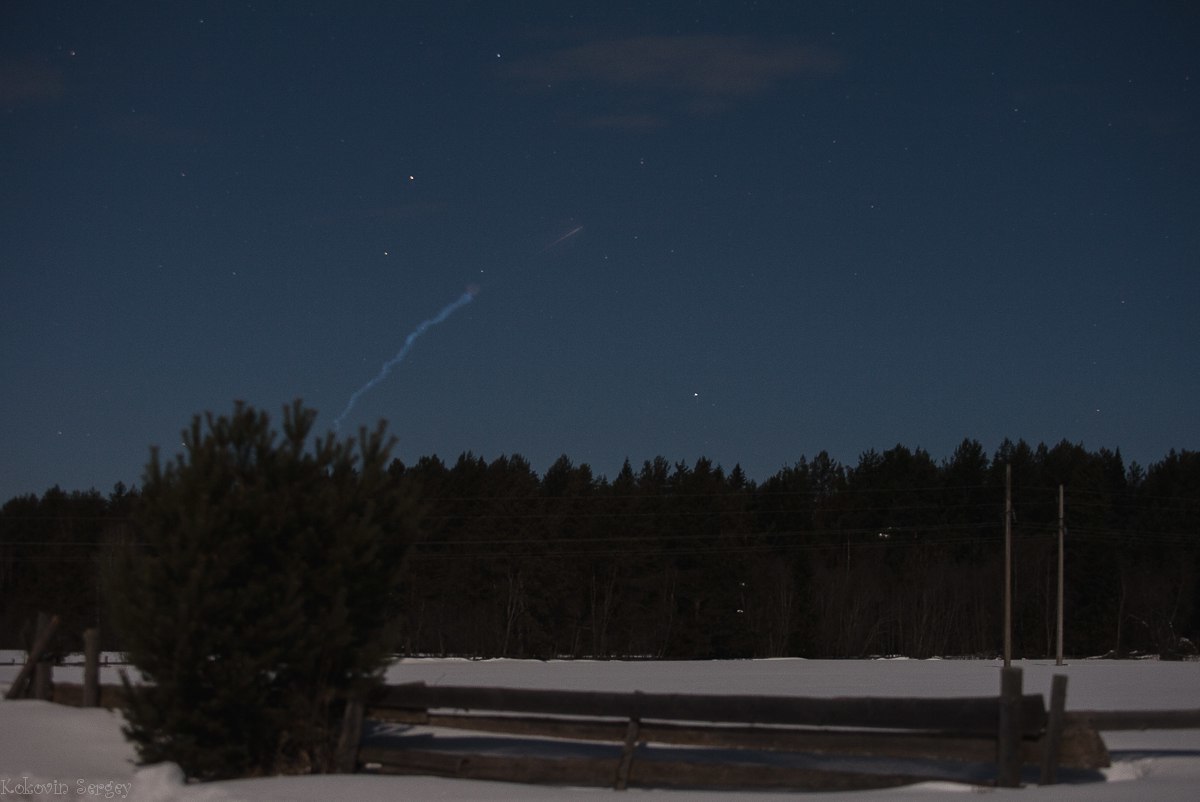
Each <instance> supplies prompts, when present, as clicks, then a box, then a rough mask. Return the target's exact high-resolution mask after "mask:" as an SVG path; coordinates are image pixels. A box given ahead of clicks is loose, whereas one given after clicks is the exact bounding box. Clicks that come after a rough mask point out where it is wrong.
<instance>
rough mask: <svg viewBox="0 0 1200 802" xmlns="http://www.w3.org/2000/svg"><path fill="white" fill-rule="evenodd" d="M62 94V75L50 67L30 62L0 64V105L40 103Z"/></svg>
mask: <svg viewBox="0 0 1200 802" xmlns="http://www.w3.org/2000/svg"><path fill="white" fill-rule="evenodd" d="M62 93H63V76H62V73H61V72H60V71H58V70H56V69H54V68H52V67H49V66H47V65H45V64H40V63H37V62H34V61H30V60H23V61H9V62H5V63H0V105H3V106H18V105H24V104H26V103H42V102H47V101H51V100H57V99H58V98H59V97H61V96H62Z"/></svg>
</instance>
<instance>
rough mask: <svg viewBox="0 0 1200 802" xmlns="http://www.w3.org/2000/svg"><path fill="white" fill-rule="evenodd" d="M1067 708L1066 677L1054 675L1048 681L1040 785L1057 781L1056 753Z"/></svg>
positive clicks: (1060, 741)
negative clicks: (1048, 691)
mask: <svg viewBox="0 0 1200 802" xmlns="http://www.w3.org/2000/svg"><path fill="white" fill-rule="evenodd" d="M1066 707H1067V677H1066V675H1064V674H1055V675H1054V677H1053V679H1051V680H1050V719H1049V721H1047V722H1046V736H1045V738H1046V749H1045V751H1044V752H1042V776H1041V779H1039V780H1038V783H1039V784H1040V785H1053V784H1054V783H1056V782H1057V781H1058V753H1059V748H1060V747H1061V745H1062V733H1063V723H1064V719H1065V718H1066Z"/></svg>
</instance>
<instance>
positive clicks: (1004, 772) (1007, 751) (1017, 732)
mask: <svg viewBox="0 0 1200 802" xmlns="http://www.w3.org/2000/svg"><path fill="white" fill-rule="evenodd" d="M996 785H998V786H1000V787H1001V788H1017V787H1019V786H1020V785H1021V669H1019V668H1012V667H1011V666H1010V667H1007V668H1002V669H1000V732H999V734H998V738H997V741H996Z"/></svg>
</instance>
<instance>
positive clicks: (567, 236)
mask: <svg viewBox="0 0 1200 802" xmlns="http://www.w3.org/2000/svg"><path fill="white" fill-rule="evenodd" d="M580 231H583V226H575V227H574V228H573V229H571V230H570V231H568V232H567V233H566V234H563V235H562V236H561V237H559V238H558V239H556V240H554V242H551V243H550V244H549V245H547V246H546V247H545V248H542V249H541V250H540V251H538V253H545V252H546V251H548V250H550V249H551V248H553V247H554V246H555V245H557V244H558V243H560V242H562V241H563V240H565V239H570V238H571V237H573V236H575V235H576V234H578V233H579V232H580Z"/></svg>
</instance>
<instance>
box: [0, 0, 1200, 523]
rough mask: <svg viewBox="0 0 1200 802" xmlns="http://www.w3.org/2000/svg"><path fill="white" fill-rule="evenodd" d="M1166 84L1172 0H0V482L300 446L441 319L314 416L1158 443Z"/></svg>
mask: <svg viewBox="0 0 1200 802" xmlns="http://www.w3.org/2000/svg"><path fill="white" fill-rule="evenodd" d="M347 8H349V9H351V10H346V9H347ZM435 9H436V10H435ZM573 9H574V10H573ZM1198 67H1200V12H1198V11H1197V10H1196V7H1195V6H1194V4H1190V3H1179V2H1158V3H1153V2H1125V3H1120V2H1117V3H1104V4H1099V5H1097V4H1095V3H1073V2H1062V3H1058V2H1056V3H1046V2H1044V0H1038V1H1037V2H1007V3H992V2H987V3H984V2H945V3H899V2H860V3H841V2H839V3H804V2H778V3H767V2H760V3H721V2H693V3H673V4H668V3H628V4H624V3H616V2H614V3H570V2H553V3H537V2H522V3H502V2H497V3H490V2H479V3H471V4H467V3H457V4H456V3H445V2H440V3H430V4H427V5H420V4H416V3H400V2H396V3H374V4H373V3H366V2H352V3H343V2H336V3H335V2H330V3H315V2H277V3H272V2H254V3H233V2H228V3H175V2H172V3H149V2H143V3H98V2H54V1H52V0H39V1H38V2H32V1H30V2H6V3H4V4H3V6H0V149H2V154H3V155H2V157H0V202H2V204H3V205H2V210H3V214H2V215H0V386H2V395H0V501H3V500H6V499H8V498H11V497H12V496H14V495H16V494H18V493H27V492H37V493H41V492H44V491H45V490H46V489H47V488H49V487H51V486H53V485H55V484H58V485H60V486H61V487H63V488H64V489H66V490H76V489H78V490H86V489H89V488H92V487H95V488H96V489H98V490H100V491H102V492H108V491H109V490H111V489H112V487H113V485H114V484H115V483H116V482H118V481H121V482H124V483H125V484H127V485H135V484H140V482H141V474H142V470H143V467H144V465H145V463H146V461H147V459H148V456H149V449H150V446H151V445H159V446H161V447H162V449H163V451H164V453H165V454H166V455H172V454H174V453H176V452H177V451H178V450H179V432H180V430H181V429H183V428H184V427H185V426H186V425H187V424H188V423H189V421H190V420H191V417H192V415H193V414H195V413H197V412H203V411H205V410H213V411H216V412H228V411H230V410H231V409H232V408H233V402H234V400H235V399H242V400H245V401H246V402H248V403H250V404H252V405H254V406H256V407H260V408H263V409H266V410H268V411H270V412H271V413H273V415H275V416H276V417H278V415H279V413H280V410H281V408H282V407H283V405H285V404H286V403H288V402H290V401H291V400H292V399H295V398H302V399H303V400H304V402H305V403H306V404H307V405H309V406H311V407H314V408H315V409H317V410H319V412H320V417H319V418H318V428H319V429H320V430H321V431H322V432H323V431H326V430H328V429H330V428H331V427H332V426H333V424H334V420H335V418H337V417H338V415H339V414H341V413H342V412H343V410H345V408H346V406H347V404H348V403H349V401H350V399H351V397H352V396H353V395H354V394H355V392H356V391H358V390H360V389H361V388H363V387H364V386H365V385H366V384H367V383H368V382H370V381H371V380H372V379H374V378H376V377H377V375H378V374H379V373H380V370H381V367H382V366H383V365H384V364H385V363H387V362H388V361H389V360H392V359H393V358H394V357H395V356H396V355H397V354H398V353H399V352H400V351H401V349H402V348H403V347H404V346H405V343H406V338H409V337H410V334H412V333H413V332H415V331H417V330H418V327H420V326H421V325H422V323H423V322H425V321H429V320H432V319H434V318H435V317H436V316H437V315H438V314H439V312H442V311H443V310H445V309H446V307H448V306H449V305H451V304H455V303H456V302H461V303H459V305H458V306H457V307H456V308H454V309H453V310H452V311H451V313H450V314H449V316H448V317H446V318H445V319H444V320H442V321H441V322H439V323H435V324H431V325H428V326H427V327H425V328H424V329H423V331H422V333H421V334H420V336H418V337H417V338H416V339H412V340H410V341H409V345H410V346H411V347H410V348H409V350H408V351H407V352H406V355H405V358H404V359H403V361H401V362H400V363H399V364H397V365H395V366H394V367H393V369H392V370H391V372H390V373H389V374H388V375H387V376H386V377H384V378H383V379H382V380H381V381H379V382H378V383H377V384H376V385H375V386H373V387H371V388H370V389H368V390H367V391H365V392H363V393H361V394H360V396H359V397H358V399H357V402H356V404H355V405H354V407H353V408H352V409H351V410H350V411H349V413H348V414H347V415H346V418H345V420H344V422H342V425H341V428H340V431H341V434H342V435H349V434H353V433H356V432H357V431H358V429H359V427H360V426H364V425H366V426H373V425H374V424H375V423H376V422H377V421H378V420H380V419H381V418H382V419H386V420H387V421H388V424H389V429H390V431H391V432H392V433H394V434H395V435H396V436H397V437H398V438H399V444H398V446H397V449H396V452H395V455H396V456H398V457H400V458H401V459H403V460H405V461H406V462H412V461H414V460H416V459H417V458H419V457H421V456H424V455H432V454H436V455H438V456H439V457H441V458H442V459H443V460H445V461H446V462H447V463H452V462H453V461H454V460H456V459H457V457H458V455H459V454H460V453H462V452H464V451H468V450H469V451H471V452H473V453H474V454H475V455H476V456H482V457H484V458H485V459H487V460H489V461H490V460H492V459H495V458H497V457H499V456H501V455H513V454H520V455H522V456H524V457H525V458H527V459H528V460H529V461H530V462H531V463H532V465H533V468H534V469H535V470H536V471H538V472H539V473H540V472H543V471H545V469H546V468H548V467H549V466H550V465H551V464H552V463H553V462H554V460H555V459H557V458H558V457H559V456H560V455H562V454H566V455H567V456H568V457H569V458H570V459H571V460H572V461H573V462H574V463H575V464H579V463H588V464H589V465H591V467H592V469H593V470H594V471H595V472H596V474H597V475H604V476H608V477H610V478H611V477H612V476H614V475H615V474H616V473H617V471H618V470H619V469H620V467H621V464H622V463H623V462H624V460H625V459H626V458H628V459H629V460H630V461H631V463H632V464H633V466H634V468H635V470H636V469H637V468H639V467H640V466H641V463H642V462H643V461H644V460H647V459H653V458H654V457H655V456H658V455H662V456H665V457H666V458H667V459H668V460H670V461H672V462H675V461H685V462H687V463H689V464H690V463H693V462H694V461H695V460H696V458H698V457H700V456H706V457H708V458H710V459H712V460H713V461H714V462H718V463H720V464H721V465H722V466H723V467H724V468H725V469H726V470H729V469H731V468H732V467H733V466H734V465H735V464H738V463H740V464H741V466H742V468H743V470H744V471H745V472H746V474H747V475H748V476H749V478H751V479H754V480H759V481H761V480H763V479H766V478H767V477H769V476H771V475H773V474H774V473H775V472H777V471H778V470H779V469H781V468H783V467H785V466H787V465H790V464H792V463H794V462H795V461H796V460H798V459H799V458H800V457H801V456H809V457H811V456H813V455H815V454H816V453H817V452H819V451H821V450H827V451H828V452H829V453H830V454H831V455H832V456H833V457H834V458H835V459H837V460H839V461H841V462H843V463H848V464H851V465H852V464H855V463H856V462H857V460H858V457H859V455H860V454H861V453H862V452H863V451H866V450H868V449H876V450H879V451H882V450H885V449H888V448H891V447H893V446H895V445H896V444H898V443H899V444H903V445H905V446H908V447H910V448H917V447H921V448H924V449H926V450H928V451H929V452H930V454H931V455H932V456H933V457H934V458H935V459H939V460H940V459H943V458H945V457H948V456H950V455H951V454H952V453H953V450H954V448H955V447H956V446H957V445H958V443H960V442H961V441H962V440H963V439H964V438H972V439H978V440H979V441H980V442H981V443H982V444H983V445H984V447H985V448H986V449H987V450H988V451H989V452H992V451H994V450H995V449H996V447H997V446H999V445H1000V443H1001V442H1002V441H1003V439H1004V438H1006V437H1008V438H1012V439H1013V440H1016V439H1018V438H1024V439H1025V440H1027V441H1029V442H1030V443H1032V444H1034V445H1036V444H1037V443H1038V442H1040V441H1045V442H1047V443H1048V444H1053V443H1057V442H1058V441H1060V440H1062V439H1064V438H1065V439H1067V440H1070V441H1071V442H1081V443H1083V445H1084V446H1085V447H1087V448H1088V449H1091V450H1097V449H1099V448H1102V447H1104V448H1110V449H1118V448H1119V449H1120V450H1121V453H1122V455H1123V456H1124V457H1125V459H1126V461H1127V462H1130V461H1138V462H1140V463H1141V464H1143V465H1146V464H1149V463H1152V462H1155V461H1157V460H1159V459H1161V458H1162V457H1164V456H1165V455H1166V453H1167V452H1168V451H1169V450H1170V449H1171V448H1177V449H1179V448H1188V449H1196V448H1200V415H1198V414H1197V413H1198V410H1200V403H1198V401H1197V399H1198V398H1200V348H1198V344H1200V315H1198V314H1197V310H1198V307H1200V108H1198V101H1200V68H1198ZM468 288H470V290H468ZM471 293H473V294H471ZM464 296H467V298H466V300H465V301H464Z"/></svg>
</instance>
